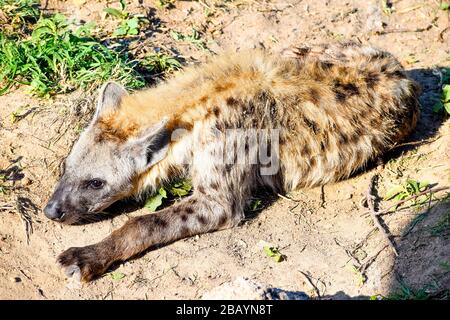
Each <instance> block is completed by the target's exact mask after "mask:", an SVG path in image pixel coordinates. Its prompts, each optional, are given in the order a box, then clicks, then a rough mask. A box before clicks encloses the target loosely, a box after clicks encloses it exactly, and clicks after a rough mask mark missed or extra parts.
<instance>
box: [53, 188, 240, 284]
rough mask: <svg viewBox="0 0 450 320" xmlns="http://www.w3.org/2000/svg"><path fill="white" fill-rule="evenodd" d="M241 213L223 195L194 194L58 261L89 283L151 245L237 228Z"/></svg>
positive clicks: (75, 250)
mask: <svg viewBox="0 0 450 320" xmlns="http://www.w3.org/2000/svg"><path fill="white" fill-rule="evenodd" d="M199 189H200V190H203V189H202V187H199ZM218 199H222V200H223V201H224V202H219V201H218ZM240 210H241V209H240V206H239V205H236V204H233V203H228V202H226V199H224V198H223V197H222V196H221V195H218V194H213V193H210V194H202V193H201V192H200V191H195V192H194V194H193V195H192V196H190V197H189V198H186V199H184V200H182V201H180V202H179V203H176V204H174V205H173V206H171V207H168V208H166V209H163V210H161V211H159V212H157V213H154V214H148V215H145V216H140V217H135V218H132V219H130V220H129V221H128V222H127V223H125V225H124V226H122V227H121V228H120V229H118V230H116V231H114V232H113V233H112V234H111V235H110V236H108V237H107V238H105V239H104V240H103V241H101V242H99V243H96V244H93V245H90V246H86V247H79V248H70V249H68V250H66V251H65V252H63V253H62V254H61V255H60V256H59V257H58V262H59V263H60V265H61V266H62V267H63V268H64V269H65V272H66V274H67V276H69V277H72V276H74V275H76V274H77V273H78V274H79V276H80V278H81V280H83V281H90V280H92V279H93V278H95V277H96V276H99V275H101V274H103V273H105V272H106V271H107V269H108V267H110V266H111V264H113V263H114V262H116V261H125V260H127V259H129V258H131V257H133V256H135V255H137V254H139V253H141V252H143V251H145V250H146V249H148V248H150V247H152V246H155V245H161V244H167V243H171V242H173V241H175V240H178V239H182V238H185V237H189V236H193V235H196V234H202V233H206V232H210V231H215V230H218V229H224V228H227V227H231V226H233V225H236V224H237V223H238V222H239V221H240V219H241V217H242V211H241V212H239V211H240Z"/></svg>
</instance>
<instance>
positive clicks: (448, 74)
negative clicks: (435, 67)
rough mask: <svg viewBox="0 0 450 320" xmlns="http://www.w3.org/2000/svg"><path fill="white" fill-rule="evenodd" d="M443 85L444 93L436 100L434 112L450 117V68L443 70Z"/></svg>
mask: <svg viewBox="0 0 450 320" xmlns="http://www.w3.org/2000/svg"><path fill="white" fill-rule="evenodd" d="M442 83H443V85H442V93H441V96H440V97H437V98H436V99H435V101H436V103H435V104H434V106H433V111H434V112H435V113H445V114H446V115H450V68H442Z"/></svg>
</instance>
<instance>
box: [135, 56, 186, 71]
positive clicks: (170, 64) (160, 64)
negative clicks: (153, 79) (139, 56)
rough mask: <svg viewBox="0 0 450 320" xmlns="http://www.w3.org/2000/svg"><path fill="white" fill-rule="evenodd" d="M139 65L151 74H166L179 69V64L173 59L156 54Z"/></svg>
mask: <svg viewBox="0 0 450 320" xmlns="http://www.w3.org/2000/svg"><path fill="white" fill-rule="evenodd" d="M141 64H142V65H143V66H144V67H145V68H146V69H147V70H148V71H149V72H151V73H157V74H159V73H167V72H171V71H175V70H179V69H181V63H180V62H179V61H178V60H177V59H176V58H174V57H172V56H169V55H167V54H164V53H161V52H158V53H154V54H151V55H149V56H147V57H145V59H143V61H142V62H141Z"/></svg>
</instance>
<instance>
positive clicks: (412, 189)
mask: <svg viewBox="0 0 450 320" xmlns="http://www.w3.org/2000/svg"><path fill="white" fill-rule="evenodd" d="M406 184H407V188H408V186H409V187H410V190H409V191H410V193H411V194H416V193H418V192H419V190H420V189H419V183H418V182H417V181H416V180H412V179H408V180H406Z"/></svg>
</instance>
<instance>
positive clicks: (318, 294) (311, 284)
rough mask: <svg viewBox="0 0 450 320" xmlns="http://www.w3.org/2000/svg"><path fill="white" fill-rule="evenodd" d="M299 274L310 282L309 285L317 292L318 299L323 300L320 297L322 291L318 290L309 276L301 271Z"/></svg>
mask: <svg viewBox="0 0 450 320" xmlns="http://www.w3.org/2000/svg"><path fill="white" fill-rule="evenodd" d="M299 272H300V273H301V274H302V275H303V276H304V277H305V278H306V280H307V281H308V283H309V285H310V286H311V287H312V288H313V289H314V291H315V292H316V295H317V298H319V299H320V298H321V296H320V291H319V289H318V288H317V286H316V285H315V284H314V283H313V282H312V280H311V277H310V276H309V275H307V274H306V273H305V272H303V271H300V270H299Z"/></svg>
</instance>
